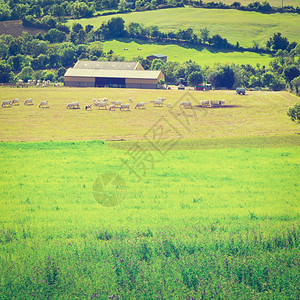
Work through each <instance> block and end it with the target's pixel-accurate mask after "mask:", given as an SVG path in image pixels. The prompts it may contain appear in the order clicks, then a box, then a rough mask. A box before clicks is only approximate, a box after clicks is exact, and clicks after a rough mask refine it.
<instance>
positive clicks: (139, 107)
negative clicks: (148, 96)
mask: <svg viewBox="0 0 300 300" xmlns="http://www.w3.org/2000/svg"><path fill="white" fill-rule="evenodd" d="M145 104H147V102H139V103H137V104H136V105H135V107H134V109H136V108H138V109H145Z"/></svg>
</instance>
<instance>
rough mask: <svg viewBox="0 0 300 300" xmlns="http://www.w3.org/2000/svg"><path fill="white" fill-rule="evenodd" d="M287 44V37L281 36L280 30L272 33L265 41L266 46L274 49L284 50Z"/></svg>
mask: <svg viewBox="0 0 300 300" xmlns="http://www.w3.org/2000/svg"><path fill="white" fill-rule="evenodd" d="M288 46H289V42H288V39H287V38H286V37H283V36H282V35H281V33H280V32H277V33H274V35H273V36H272V37H270V39H269V40H268V41H267V47H268V48H271V49H272V50H275V51H277V50H285V49H287V48H288Z"/></svg>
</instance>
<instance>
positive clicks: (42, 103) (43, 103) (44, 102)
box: [39, 100, 49, 108]
mask: <svg viewBox="0 0 300 300" xmlns="http://www.w3.org/2000/svg"><path fill="white" fill-rule="evenodd" d="M39 107H41V108H49V105H48V100H46V101H42V102H41V103H40V104H39Z"/></svg>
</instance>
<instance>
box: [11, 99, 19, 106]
mask: <svg viewBox="0 0 300 300" xmlns="http://www.w3.org/2000/svg"><path fill="white" fill-rule="evenodd" d="M19 104H20V103H19V98H15V99H13V100H12V101H11V105H19Z"/></svg>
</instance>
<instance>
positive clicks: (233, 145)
mask: <svg viewBox="0 0 300 300" xmlns="http://www.w3.org/2000/svg"><path fill="white" fill-rule="evenodd" d="M17 97H18V98H20V100H21V101H23V100H25V99H26V98H29V97H30V98H33V101H34V103H35V104H34V105H33V106H29V107H26V106H24V105H23V103H21V104H20V106H15V107H11V108H0V123H1V131H0V141H1V142H0V161H1V164H0V178H1V180H0V200H1V201H0V279H1V280H0V299H22V300H23V299H47V298H49V299H297V297H298V295H299V294H300V289H299V285H298V283H299V280H300V268H299V266H300V258H299V235H300V226H299V225H300V224H299V215H300V209H299V196H300V192H299V179H300V178H299V166H300V159H299V154H300V136H299V125H297V124H295V123H293V122H291V121H290V120H289V118H288V116H287V115H286V110H287V108H288V107H290V106H292V105H293V104H295V103H296V102H298V101H299V100H298V98H297V97H296V96H295V95H292V94H290V93H287V92H276V93H275V92H250V91H249V92H248V95H246V96H238V95H236V94H235V92H234V91H210V92H200V91H197V92H196V91H189V92H188V93H186V92H185V91H178V90H134V89H100V88H98V89H95V88H65V87H61V88H54V87H53V88H52V87H49V88H43V89H42V88H26V89H25V88H24V89H21V88H20V89H19V88H0V99H1V100H4V99H13V98H17ZM100 97H107V98H108V99H109V100H110V101H112V100H122V102H124V103H125V102H127V100H128V98H129V97H131V98H132V99H133V103H132V105H134V104H135V103H136V102H138V101H148V102H149V100H151V99H157V97H165V98H166V99H167V100H166V102H167V103H172V105H173V107H172V108H167V107H162V108H154V107H152V105H150V103H149V104H148V105H147V107H146V109H145V110H134V108H133V107H131V111H129V112H125V111H124V112H120V111H118V110H117V111H112V112H110V111H99V110H95V109H93V110H92V111H85V110H84V105H86V104H89V103H91V102H92V101H91V100H92V98H100ZM185 99H189V100H191V101H192V102H193V104H194V105H197V103H198V101H201V100H207V99H209V100H221V99H225V105H227V106H226V107H223V108H215V109H209V108H207V109H202V108H198V107H194V109H192V110H190V109H189V110H188V109H186V110H181V109H180V108H179V106H178V101H181V100H185ZM42 100H48V101H49V105H50V108H48V109H46V108H45V109H39V108H38V104H39V102H40V101H42ZM72 101H80V104H81V109H77V110H67V109H66V104H67V103H68V102H72ZM112 176H113V178H114V180H113V181H111V179H110V178H112ZM110 181H111V182H110ZM116 199H117V202H118V205H115V204H117V203H116Z"/></svg>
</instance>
